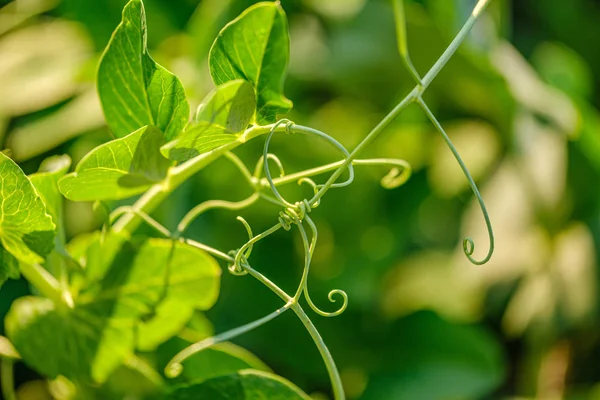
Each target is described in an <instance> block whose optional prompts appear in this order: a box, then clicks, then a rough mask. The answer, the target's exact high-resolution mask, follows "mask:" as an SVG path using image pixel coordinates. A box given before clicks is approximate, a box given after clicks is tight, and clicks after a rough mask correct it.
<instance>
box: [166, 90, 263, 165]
mask: <svg viewBox="0 0 600 400" xmlns="http://www.w3.org/2000/svg"><path fill="white" fill-rule="evenodd" d="M255 108H256V99H255V98H254V90H253V89H252V85H251V84H250V83H248V82H247V81H243V80H239V79H238V80H234V81H231V82H227V83H224V84H223V85H220V86H218V87H217V88H216V89H215V90H213V91H212V92H211V93H210V94H209V95H208V96H207V97H206V98H205V99H204V100H203V101H202V104H201V105H200V107H199V109H198V112H197V114H196V124H194V125H191V126H189V127H188V128H187V129H186V130H185V131H184V132H182V133H181V134H180V135H179V136H178V137H177V138H176V139H175V140H173V141H171V142H169V143H167V144H166V145H164V146H163V147H162V148H161V151H162V153H163V155H164V156H165V157H168V158H170V159H173V160H177V161H185V160H188V159H190V158H193V157H195V156H197V155H199V154H202V153H206V152H209V151H211V150H214V149H216V148H218V147H220V146H223V145H226V144H228V143H231V142H234V141H236V140H237V139H238V137H239V134H240V133H242V132H243V131H244V130H245V129H246V128H247V127H248V124H249V123H250V121H251V120H252V117H253V116H254V111H255Z"/></svg>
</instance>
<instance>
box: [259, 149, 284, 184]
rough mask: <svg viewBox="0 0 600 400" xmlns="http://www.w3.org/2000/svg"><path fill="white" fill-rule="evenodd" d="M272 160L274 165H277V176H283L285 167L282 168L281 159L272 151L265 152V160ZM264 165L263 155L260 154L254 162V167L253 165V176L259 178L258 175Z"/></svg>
mask: <svg viewBox="0 0 600 400" xmlns="http://www.w3.org/2000/svg"><path fill="white" fill-rule="evenodd" d="M269 160H270V161H273V162H274V163H275V165H277V168H278V169H279V177H280V178H281V177H283V176H285V169H284V168H283V163H282V162H281V160H280V159H279V157H277V156H276V155H275V154H273V153H268V154H267V161H269ZM264 165H265V156H264V155H262V156H261V157H260V158H259V159H258V162H257V163H256V167H254V175H253V177H254V178H260V175H261V173H262V171H263V168H264Z"/></svg>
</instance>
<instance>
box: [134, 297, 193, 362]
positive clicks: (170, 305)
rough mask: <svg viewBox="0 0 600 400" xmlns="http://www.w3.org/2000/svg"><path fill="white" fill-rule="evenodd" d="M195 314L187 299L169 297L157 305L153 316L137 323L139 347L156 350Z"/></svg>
mask: <svg viewBox="0 0 600 400" xmlns="http://www.w3.org/2000/svg"><path fill="white" fill-rule="evenodd" d="M193 315H194V308H193V307H192V306H191V305H190V304H188V303H187V302H186V301H182V300H181V299H177V298H175V297H167V298H166V299H165V300H164V301H163V302H161V303H160V304H159V305H158V306H157V307H156V312H155V313H154V315H153V316H152V318H150V319H149V320H147V321H142V322H140V323H139V324H138V325H137V327H136V332H135V333H136V345H137V348H138V349H139V350H141V351H154V350H155V349H156V348H157V347H158V345H160V344H161V343H163V342H165V341H166V340H168V339H170V338H172V337H173V336H175V335H177V334H178V333H179V332H180V331H181V330H182V329H183V328H184V327H185V325H186V324H187V323H188V322H189V320H190V319H191V318H192V316H193Z"/></svg>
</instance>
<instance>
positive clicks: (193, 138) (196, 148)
mask: <svg viewBox="0 0 600 400" xmlns="http://www.w3.org/2000/svg"><path fill="white" fill-rule="evenodd" d="M238 138H239V135H232V134H231V133H227V132H225V131H224V130H223V128H222V127H220V126H218V125H213V124H211V123H208V122H201V123H199V124H196V125H191V126H189V127H188V129H186V130H185V132H184V133H183V134H182V135H181V137H180V138H177V139H175V140H172V141H170V142H169V143H167V144H165V145H164V146H163V147H161V149H160V151H161V152H162V154H163V155H164V156H165V157H168V158H170V159H171V160H175V161H186V160H189V159H191V158H194V157H196V156H198V155H200V154H202V153H208V152H209V151H212V150H214V149H217V148H219V147H221V146H225V145H227V144H230V143H233V142H235V141H236V140H238Z"/></svg>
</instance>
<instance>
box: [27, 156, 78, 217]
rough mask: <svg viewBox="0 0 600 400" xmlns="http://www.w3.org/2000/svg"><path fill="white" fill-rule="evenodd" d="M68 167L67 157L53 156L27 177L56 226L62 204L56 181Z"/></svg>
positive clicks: (68, 158) (69, 161) (69, 163)
mask: <svg viewBox="0 0 600 400" xmlns="http://www.w3.org/2000/svg"><path fill="white" fill-rule="evenodd" d="M70 166H71V158H70V157H69V156H68V155H66V154H65V155H62V156H53V157H50V158H47V159H45V160H44V161H43V162H42V165H40V169H39V171H38V172H36V173H35V174H32V175H30V176H29V179H31V183H33V186H35V188H36V189H37V191H38V193H39V195H40V197H41V198H42V200H43V201H44V203H45V204H46V210H47V212H48V214H50V216H52V219H53V221H54V223H55V224H56V225H57V226H58V225H59V224H60V219H61V215H62V203H63V201H62V195H61V194H60V192H59V191H58V181H59V180H60V178H62V177H63V176H64V175H65V174H66V173H67V172H68V171H69V167H70Z"/></svg>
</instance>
